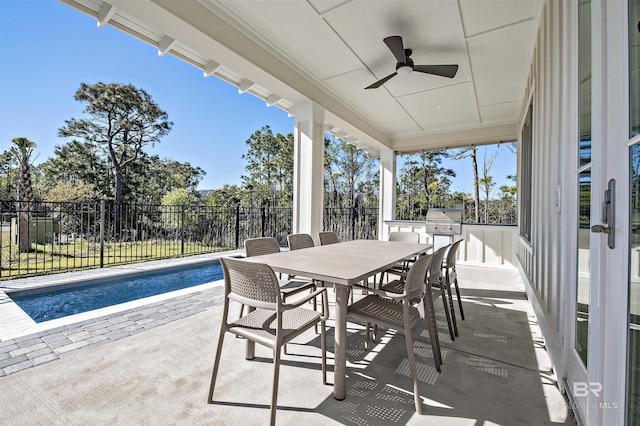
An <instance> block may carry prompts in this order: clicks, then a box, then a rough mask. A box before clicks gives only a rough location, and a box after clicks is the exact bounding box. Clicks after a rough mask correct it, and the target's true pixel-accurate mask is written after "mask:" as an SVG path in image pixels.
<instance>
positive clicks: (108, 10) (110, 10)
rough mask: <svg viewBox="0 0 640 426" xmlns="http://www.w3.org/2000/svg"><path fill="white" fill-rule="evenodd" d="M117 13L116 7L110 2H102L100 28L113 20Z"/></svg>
mask: <svg viewBox="0 0 640 426" xmlns="http://www.w3.org/2000/svg"><path fill="white" fill-rule="evenodd" d="M114 13H116V8H115V7H113V6H111V5H110V4H109V3H106V2H105V3H102V6H100V10H99V11H98V17H97V19H98V28H104V26H105V25H107V23H108V22H109V21H110V20H111V17H112V16H113V14H114Z"/></svg>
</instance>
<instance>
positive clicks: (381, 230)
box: [378, 149, 396, 241]
mask: <svg viewBox="0 0 640 426" xmlns="http://www.w3.org/2000/svg"><path fill="white" fill-rule="evenodd" d="M379 191H380V196H379V197H378V239H380V240H384V241H386V240H388V239H389V228H388V227H387V226H385V224H384V221H385V220H394V219H395V218H396V153H395V152H394V151H393V150H392V149H381V150H380V189H379Z"/></svg>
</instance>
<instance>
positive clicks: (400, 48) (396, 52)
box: [383, 36, 407, 64]
mask: <svg viewBox="0 0 640 426" xmlns="http://www.w3.org/2000/svg"><path fill="white" fill-rule="evenodd" d="M383 41H384V44H386V45H387V47H388V48H389V50H390V51H391V53H393V56H395V57H396V61H398V62H400V63H402V64H406V63H407V57H406V55H405V53H404V45H403V44H402V37H400V36H389V37H386V38H385V39H384V40H383Z"/></svg>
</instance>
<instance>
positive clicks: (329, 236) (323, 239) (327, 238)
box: [318, 231, 340, 246]
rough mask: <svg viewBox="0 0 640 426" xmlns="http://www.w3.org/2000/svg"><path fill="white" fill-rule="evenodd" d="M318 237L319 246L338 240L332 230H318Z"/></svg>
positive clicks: (334, 242)
mask: <svg viewBox="0 0 640 426" xmlns="http://www.w3.org/2000/svg"><path fill="white" fill-rule="evenodd" d="M318 239H319V240H320V245H321V246H326V245H328V244H337V243H339V242H340V240H339V239H338V235H337V234H336V233H335V232H333V231H325V232H318Z"/></svg>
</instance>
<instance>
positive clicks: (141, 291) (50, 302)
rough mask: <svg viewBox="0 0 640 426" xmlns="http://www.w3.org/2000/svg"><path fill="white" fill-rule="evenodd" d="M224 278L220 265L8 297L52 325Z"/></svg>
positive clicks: (170, 270) (174, 270) (169, 270)
mask: <svg viewBox="0 0 640 426" xmlns="http://www.w3.org/2000/svg"><path fill="white" fill-rule="evenodd" d="M222 278H224V275H223V273H222V267H221V266H220V262H218V261H217V260H216V261H215V262H208V263H205V264H198V265H194V266H189V267H180V268H171V269H167V270H165V271H161V272H153V273H146V274H140V275H129V276H125V277H120V278H112V279H109V280H105V281H100V282H97V283H93V284H89V285H81V286H75V287H70V288H65V289H61V290H56V291H49V292H46V293H41V292H39V293H36V294H24V295H20V293H15V294H14V295H11V294H10V295H9V296H10V297H11V298H12V299H13V301H14V302H15V303H16V304H17V305H18V306H20V308H22V310H24V311H25V312H26V313H27V314H28V315H29V316H30V317H31V318H33V320H34V321H35V322H43V321H49V320H53V319H56V318H62V317H66V316H68V315H73V314H79V313H81V312H87V311H92V310H94V309H99V308H104V307H106V306H111V305H117V304H119V303H124V302H130V301H132V300H137V299H142V298H144V297H149V296H155V295H157V294H162V293H168V292H170V291H174V290H180V289H183V288H187V287H193V286H196V285H200V284H205V283H208V282H211V281H217V280H219V279H222Z"/></svg>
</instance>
